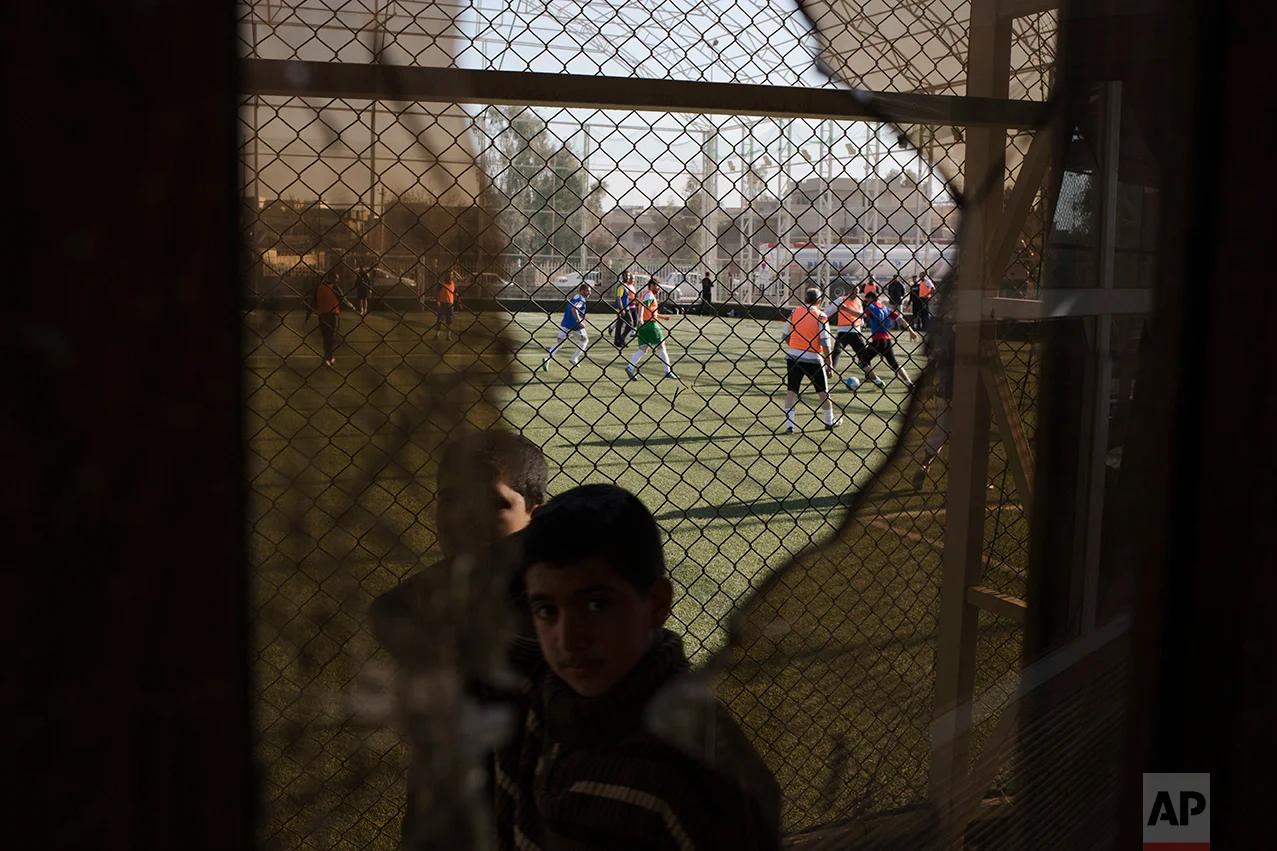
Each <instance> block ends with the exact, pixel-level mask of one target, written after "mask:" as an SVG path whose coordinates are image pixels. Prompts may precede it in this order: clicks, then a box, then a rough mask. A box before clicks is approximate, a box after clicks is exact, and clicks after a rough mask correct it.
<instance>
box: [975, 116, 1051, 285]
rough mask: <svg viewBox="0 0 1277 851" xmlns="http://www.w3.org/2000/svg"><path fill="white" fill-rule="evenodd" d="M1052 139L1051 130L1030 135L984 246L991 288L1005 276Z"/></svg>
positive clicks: (1043, 175)
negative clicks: (995, 225) (999, 215)
mask: <svg viewBox="0 0 1277 851" xmlns="http://www.w3.org/2000/svg"><path fill="white" fill-rule="evenodd" d="M1054 135H1055V134H1054V132H1053V131H1052V129H1051V128H1043V129H1042V130H1040V131H1038V132H1037V133H1036V134H1034V136H1033V141H1032V142H1030V143H1029V150H1028V152H1027V153H1026V154H1025V155H1024V162H1023V163H1021V164H1020V173H1019V174H1018V175H1017V176H1016V179H1015V186H1013V187H1012V188H1011V196H1010V197H1009V198H1008V199H1007V204H1006V208H1005V209H1004V210H1003V211H1002V218H1001V219H1000V220H999V221H998V229H997V231H996V232H995V233H993V234H992V235H991V236H990V238H989V241H988V243H987V245H986V248H987V254H986V256H987V257H988V258H989V260H988V270H989V271H988V274H989V280H990V281H992V282H993V283H995V284H998V283H1001V281H1002V277H1003V276H1004V275H1005V274H1006V271H1007V263H1008V262H1010V259H1011V250H1012V249H1013V248H1014V247H1015V244H1016V242H1018V241H1019V239H1020V233H1021V232H1022V231H1023V230H1024V222H1025V220H1026V219H1027V218H1028V216H1029V211H1030V210H1032V209H1033V199H1034V197H1036V195H1037V194H1038V190H1039V189H1040V188H1041V187H1042V181H1043V179H1044V178H1045V177H1046V169H1047V166H1048V165H1050V164H1051V137H1052V136H1054Z"/></svg>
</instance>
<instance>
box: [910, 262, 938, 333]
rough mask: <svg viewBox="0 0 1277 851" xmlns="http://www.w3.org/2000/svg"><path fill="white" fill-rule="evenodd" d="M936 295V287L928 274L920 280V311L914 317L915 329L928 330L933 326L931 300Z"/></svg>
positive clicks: (924, 273)
mask: <svg viewBox="0 0 1277 851" xmlns="http://www.w3.org/2000/svg"><path fill="white" fill-rule="evenodd" d="M935 294H936V285H935V284H933V283H932V282H931V276H930V275H928V274H927V273H926V272H923V273H922V277H921V278H919V279H918V311H917V313H916V315H915V316H914V317H913V327H915V328H917V329H918V330H919V331H926V330H928V328H927V326H929V325H930V324H931V298H932V296H934V295H935Z"/></svg>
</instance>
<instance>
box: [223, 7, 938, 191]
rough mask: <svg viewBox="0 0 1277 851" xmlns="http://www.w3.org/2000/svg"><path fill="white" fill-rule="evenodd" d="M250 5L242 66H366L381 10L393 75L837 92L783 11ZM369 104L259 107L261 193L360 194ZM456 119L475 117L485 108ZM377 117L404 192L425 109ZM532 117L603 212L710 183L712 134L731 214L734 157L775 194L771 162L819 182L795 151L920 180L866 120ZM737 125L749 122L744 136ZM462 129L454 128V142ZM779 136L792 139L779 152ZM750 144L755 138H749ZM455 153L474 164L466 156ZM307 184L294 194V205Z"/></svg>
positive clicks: (847, 169) (391, 175) (846, 169)
mask: <svg viewBox="0 0 1277 851" xmlns="http://www.w3.org/2000/svg"><path fill="white" fill-rule="evenodd" d="M250 5H252V14H249V13H248V12H247V11H245V13H244V17H243V19H242V27H241V33H242V37H243V39H244V41H245V43H246V44H247V45H256V49H255V52H252V53H251V54H250V55H257V56H262V57H266V58H293V57H296V58H301V59H311V60H316V61H343V62H368V61H371V59H372V57H373V53H372V51H373V49H374V47H375V44H376V42H375V40H374V37H373V31H374V30H373V19H372V16H371V12H370V10H373V9H376V10H378V11H379V12H380V14H381V17H380V22H381V26H382V28H383V30H384V32H385V33H386V34H387V35H386V42H385V46H384V47H383V52H382V57H381V58H382V61H384V62H387V63H390V64H422V65H439V64H445V63H446V64H451V65H456V66H459V67H467V68H495V69H501V70H529V71H539V72H548V73H555V72H558V73H562V72H568V73H580V74H594V75H598V74H604V75H613V76H644V77H666V78H672V79H697V80H710V81H721V82H727V81H739V82H750V83H768V84H773V85H803V86H831V85H833V84H832V83H831V82H830V81H828V80H827V79H826V78H825V77H823V76H822V75H820V74H819V72H818V71H816V69H815V66H814V62H813V54H812V49H813V46H814V44H813V42H812V41H811V39H810V37H809V36H808V34H807V32H806V21H805V19H804V18H803V17H802V16H801V15H800V14H798V13H797V8H796V5H795V4H794V3H793V2H792V0H778V2H774V3H773V2H768V0H733V3H731V4H730V5H729V4H723V3H721V2H713V3H711V2H705V0H471V2H468V3H467V4H466V5H449V4H448V3H447V2H444V3H429V2H423V0H395V2H384V0H383V2H377V0H358V2H355V0H295V2H294V3H291V4H289V5H288V7H286V8H285V7H282V6H281V4H279V3H273V4H266V3H265V2H264V0H256V2H255V3H252V4H250ZM241 8H242V10H243V9H244V8H245V7H244V6H242V7H241ZM248 52H249V51H247V50H246V53H248ZM352 107H353V108H352ZM365 107H366V104H359V103H353V102H352V103H350V104H349V105H347V104H340V103H338V104H328V105H327V106H326V108H325V109H324V110H323V112H322V114H321V115H320V116H319V117H320V118H321V119H322V120H320V121H315V120H314V119H313V118H312V119H310V120H307V116H305V115H303V114H302V113H304V112H306V110H307V109H309V107H305V106H303V105H301V104H295V105H294V107H293V108H292V109H291V111H289V112H288V114H287V115H286V116H285V117H284V118H282V119H281V118H279V115H278V114H273V115H272V113H271V112H270V111H267V113H266V118H259V120H258V123H259V126H260V127H261V136H262V140H263V142H264V143H265V144H266V147H267V148H268V149H269V151H268V154H267V156H266V158H265V160H262V159H260V158H259V162H266V163H267V166H265V167H267V168H269V160H270V159H271V156H270V152H273V151H280V152H286V153H285V156H284V158H283V159H282V160H278V161H276V163H275V166H274V170H273V172H272V173H271V176H270V179H269V180H267V181H266V182H268V183H275V184H278V183H284V182H287V181H289V180H291V179H292V175H293V174H294V173H295V172H301V171H303V170H304V176H303V181H304V183H305V184H306V187H310V188H311V189H312V190H314V191H317V192H319V193H320V194H325V195H326V196H327V195H337V194H342V193H343V192H349V191H353V192H356V193H358V192H361V191H364V190H365V189H366V187H367V185H368V176H367V175H368V172H369V167H368V165H367V161H368V160H369V159H370V157H369V156H368V152H369V143H368V139H369V129H368V126H367V122H368V119H367V117H366V116H365V115H363V114H360V111H361V110H364V108H365ZM464 108H465V110H466V112H467V113H468V114H469V115H470V116H471V117H474V116H476V115H477V114H478V113H479V112H480V110H481V109H482V107H477V106H466V107H464ZM379 112H380V114H381V120H380V122H379V124H378V134H379V142H378V145H377V150H376V160H377V165H376V170H377V173H378V174H379V175H380V181H379V182H380V184H381V185H384V186H387V187H389V188H390V191H399V187H400V186H410V185H411V184H412V182H413V180H414V179H415V178H414V177H413V174H414V171H415V170H418V171H419V170H424V169H425V168H426V165H425V163H426V162H427V161H428V160H429V159H430V158H431V157H432V156H434V155H435V154H436V153H437V152H434V151H426V150H424V149H423V148H422V147H421V146H420V145H415V148H416V150H413V148H414V143H415V140H416V139H417V138H419V137H420V128H421V127H422V126H423V124H427V125H428V124H431V123H436V122H434V120H433V119H431V118H429V117H428V116H427V115H426V114H425V111H424V110H421V111H420V115H419V116H418V118H417V119H416V120H412V119H411V115H410V114H411V113H412V112H413V110H409V111H408V112H409V116H408V117H405V118H403V119H400V120H399V121H398V122H396V121H395V120H394V119H393V118H392V117H391V115H390V114H389V110H388V109H382V110H379ZM537 112H538V114H539V115H541V117H542V118H543V119H544V120H546V121H547V122H548V124H549V127H550V129H551V132H553V133H554V134H555V135H556V136H558V137H559V138H560V139H562V140H563V141H565V142H567V143H568V144H570V145H571V146H572V147H573V148H574V149H575V150H577V151H578V152H580V151H582V150H584V151H585V153H586V156H585V159H586V162H587V167H588V169H589V171H590V173H591V175H592V177H593V178H594V179H595V180H602V181H604V182H605V183H606V186H607V191H608V200H606V201H605V202H604V203H605V207H607V206H611V204H613V203H620V204H625V205H631V206H646V205H647V204H651V203H659V202H665V201H672V200H674V199H675V198H676V197H678V196H679V195H680V194H681V193H682V192H683V189H684V185H685V183H686V180H687V177H688V175H689V174H691V175H696V176H700V175H701V174H702V173H713V171H714V169H713V167H712V165H709V164H707V163H706V162H705V157H704V156H703V153H702V145H703V144H704V143H705V142H706V140H707V138H708V136H709V135H710V134H711V133H712V132H713V131H715V130H717V133H718V144H717V157H716V158H717V160H718V163H719V167H718V170H717V173H718V177H717V180H716V186H715V187H714V192H715V194H716V195H717V196H718V198H719V200H720V203H721V204H722V205H724V206H736V205H738V204H739V203H740V201H741V194H742V190H743V189H744V186H745V183H744V174H745V170H744V164H743V162H742V158H743V157H747V158H750V159H752V160H753V161H754V162H755V173H756V174H759V175H760V176H761V177H762V178H764V179H766V180H767V181H768V185H769V189H770V191H771V192H773V193H777V192H779V190H780V182H781V178H780V173H781V172H780V169H779V168H778V163H780V162H783V161H787V162H788V179H792V180H803V179H806V178H809V177H813V176H815V174H816V170H815V167H814V166H813V165H812V164H811V163H810V162H809V161H808V160H807V159H805V158H804V157H803V152H806V153H807V155H808V156H810V157H812V159H813V160H820V159H821V158H822V157H823V158H824V162H825V168H826V170H829V169H832V175H831V176H833V177H841V176H852V177H857V178H859V177H863V176H864V174H865V173H866V172H867V171H868V169H869V166H870V163H871V161H872V160H874V159H876V160H877V161H878V163H879V167H878V171H879V173H886V172H890V171H896V170H900V169H905V168H908V169H910V170H914V171H919V170H923V164H922V163H921V161H920V160H919V158H918V157H917V156H916V155H915V154H914V153H913V151H912V150H911V149H910V150H903V151H902V150H898V149H897V148H896V147H895V145H894V138H895V133H894V131H892V130H891V129H890V128H887V129H886V130H885V132H883V134H882V135H883V137H884V142H883V143H881V144H871V143H870V141H869V140H870V139H871V137H872V136H873V132H874V130H873V128H871V126H870V125H867V124H865V123H862V122H840V123H837V124H835V123H833V122H830V123H828V124H827V125H826V126H825V129H824V131H823V133H822V131H821V129H820V127H819V125H818V124H816V123H814V122H808V121H799V120H792V121H777V120H770V119H769V120H764V121H757V120H756V119H744V120H743V119H740V118H736V117H731V116H685V115H673V114H668V113H634V112H628V111H620V110H607V111H596V110H571V109H563V110H554V109H538V110H537ZM246 120H247V118H246ZM746 121H748V122H750V123H751V124H753V129H752V132H751V131H750V130H748V129H747V125H746ZM396 125H397V126H396ZM249 126H251V124H250V125H249ZM461 126H462V125H457V129H456V131H455V132H457V133H458V134H460V133H461V129H460V128H461ZM785 129H787V130H788V134H789V143H785V142H784V141H782V134H783V133H784V131H785ZM822 135H823V136H824V138H825V139H826V140H827V141H828V142H830V144H828V145H827V146H826V145H823V144H822V143H821V141H820V139H821V137H822ZM747 136H752V143H751V141H749V140H748V139H747ZM471 139H472V143H471V148H472V149H475V150H477V148H478V145H477V137H476V136H475V135H474V134H471ZM848 146H851V150H850V152H849V150H848ZM751 151H752V153H751ZM317 154H318V156H317ZM764 155H765V157H766V158H763V157H764ZM450 156H451V157H453V158H457V159H462V160H465V159H468V157H467V156H466V155H465V154H464V152H463V151H462V150H461V149H459V148H458V149H456V150H455V151H454V152H452V153H451V154H450ZM317 159H318V160H321V161H322V162H315V161H316V160H317ZM304 163H305V165H304V167H303V164H304ZM343 163H348V164H349V165H343ZM414 163H415V164H414ZM273 188H274V189H276V190H278V189H279V187H277V186H275V187H273ZM300 188H301V187H300V186H298V185H296V184H294V185H293V186H292V187H291V189H292V190H293V192H294V194H296V193H297V191H299V189H300ZM325 190H326V191H325Z"/></svg>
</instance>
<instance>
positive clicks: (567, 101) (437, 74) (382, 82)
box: [240, 59, 1047, 130]
mask: <svg viewBox="0 0 1277 851" xmlns="http://www.w3.org/2000/svg"><path fill="white" fill-rule="evenodd" d="M240 67H241V69H242V77H241V80H242V83H241V87H242V90H243V93H244V94H249V95H275V96H283V97H323V98H352V99H356V100H389V101H403V102H418V103H445V104H453V103H476V104H503V105H507V104H508V105H513V106H557V107H580V108H587V109H632V110H638V111H647V112H679V113H698V114H706V115H764V116H773V117H777V118H813V119H830V120H835V121H862V120H868V121H879V120H884V119H888V120H891V121H895V122H899V123H901V124H925V125H936V126H943V125H956V126H959V127H1005V128H1013V129H1020V130H1032V129H1036V128H1038V127H1041V126H1042V125H1043V124H1044V123H1045V121H1046V115H1047V105H1046V104H1045V103H1041V102H1038V101H1013V100H1007V99H1005V98H996V97H959V96H954V95H926V94H888V93H878V92H862V91H853V90H850V89H818V88H812V87H804V86H761V85H752V84H745V83H702V82H697V81H691V80H650V79H643V78H638V77H602V76H591V75H583V74H547V73H534V72H530V71H479V70H471V69H467V68H424V67H414V66H406V65H368V64H353V63H348V62H303V61H300V60H292V59H245V60H243V61H242V62H241V63H240Z"/></svg>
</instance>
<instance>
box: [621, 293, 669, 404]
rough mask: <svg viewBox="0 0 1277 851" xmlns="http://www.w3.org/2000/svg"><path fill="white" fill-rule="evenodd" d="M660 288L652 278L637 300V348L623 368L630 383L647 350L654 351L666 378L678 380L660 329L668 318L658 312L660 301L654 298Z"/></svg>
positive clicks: (634, 377)
mask: <svg viewBox="0 0 1277 851" xmlns="http://www.w3.org/2000/svg"><path fill="white" fill-rule="evenodd" d="M660 288H661V285H660V284H659V283H658V282H657V280H656V279H655V278H653V279H652V280H650V281H648V282H647V289H646V290H645V291H644V292H643V298H641V299H640V300H639V329H638V333H637V334H636V335H635V336H636V337H638V341H639V347H638V349H636V350H635V351H634V355H633V357H631V358H630V362H629V363H628V364H626V366H625V374H626V375H628V376H629V377H630V381H633V380H634V379H636V378H638V362H639V361H641V360H642V359H643V355H645V354H647V350H648V349H655V350H656V356H657V357H658V358H660V359H661V363H663V364H665V377H666V378H678V376H677V375H675V374H674V367H673V366H671V365H670V356H669V353H668V352H667V351H665V329H664V328H662V327H661V320H662V319H669V316H668V315H667V314H664V313H661V312H660V301H659V300H658V299H657V296H656V294H657V292H659V291H660Z"/></svg>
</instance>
